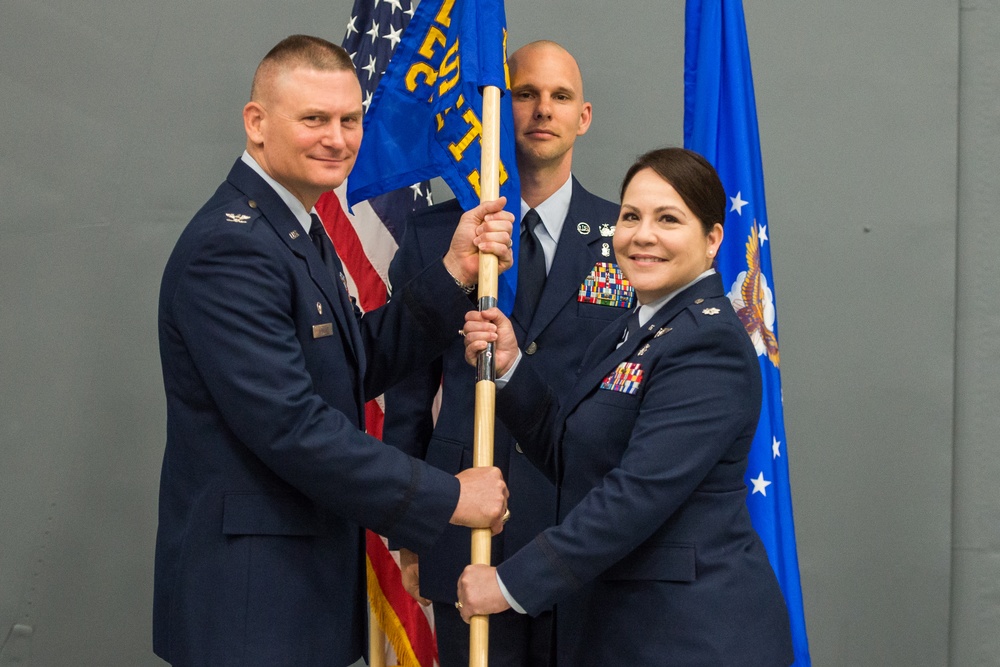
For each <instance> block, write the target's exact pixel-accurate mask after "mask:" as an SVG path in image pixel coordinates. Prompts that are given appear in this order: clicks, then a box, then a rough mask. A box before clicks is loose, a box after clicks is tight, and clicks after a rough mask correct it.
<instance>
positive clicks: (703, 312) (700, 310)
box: [688, 297, 729, 319]
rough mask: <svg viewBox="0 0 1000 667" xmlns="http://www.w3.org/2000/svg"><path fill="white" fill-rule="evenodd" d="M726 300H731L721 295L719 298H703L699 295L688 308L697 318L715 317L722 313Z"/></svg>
mask: <svg viewBox="0 0 1000 667" xmlns="http://www.w3.org/2000/svg"><path fill="white" fill-rule="evenodd" d="M724 301H725V302H728V301H729V300H728V299H726V298H725V297H721V298H719V299H703V298H700V297H699V298H697V299H695V300H694V301H692V302H691V304H690V305H689V306H688V310H689V311H691V313H692V314H694V316H695V318H696V319H698V318H702V317H715V316H716V315H719V314H720V313H722V309H723V308H724V307H725V306H726V303H724Z"/></svg>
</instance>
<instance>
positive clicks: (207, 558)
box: [153, 35, 512, 667]
mask: <svg viewBox="0 0 1000 667" xmlns="http://www.w3.org/2000/svg"><path fill="white" fill-rule="evenodd" d="M361 118H362V104H361V87H360V85H359V84H358V79H357V74H356V73H355V70H354V65H353V63H352V62H351V59H350V56H348V54H347V52H346V51H344V50H343V49H341V48H340V47H338V46H335V45H333V44H330V43H329V42H326V41H325V40H321V39H317V38H314V37H306V36H302V35H295V36H292V37H289V38H287V39H286V40H283V41H282V42H281V43H279V44H278V45H277V46H275V48H274V49H272V50H271V52H270V53H268V55H267V56H266V57H265V58H264V60H263V61H262V62H261V64H260V66H259V67H258V69H257V73H256V74H255V76H254V83H253V88H252V91H251V101H250V102H249V103H248V104H247V105H246V106H245V107H244V110H243V120H244V126H245V129H246V133H247V144H246V152H245V153H244V154H243V156H242V157H241V158H240V159H238V160H237V161H236V163H235V165H234V166H233V168H232V170H231V171H230V173H229V177H228V178H227V180H226V182H225V183H223V184H222V185H221V186H220V187H219V189H218V190H217V191H216V193H215V194H214V195H213V196H212V198H211V199H210V200H209V201H208V203H207V204H205V206H203V207H202V209H201V210H200V211H199V212H198V213H197V214H196V215H195V217H194V219H193V220H192V221H191V222H190V223H189V224H188V226H187V228H186V229H185V230H184V232H183V233H182V234H181V237H180V239H179V240H178V241H177V245H176V247H175V248H174V251H173V253H172V254H171V257H170V260H169V261H168V263H167V266H166V269H165V271H164V274H163V281H162V284H161V289H160V305H159V336H160V356H161V361H162V366H163V381H164V388H165V390H166V395H167V444H166V450H165V453H164V458H163V470H162V475H161V480H160V506H159V526H158V531H157V539H156V565H155V579H154V609H153V648H154V650H155V652H156V654H157V655H159V656H160V657H162V658H163V659H164V660H166V661H168V662H169V663H171V664H172V665H175V666H177V667H197V666H199V665H206V666H208V665H211V666H213V667H216V666H219V665H240V666H241V667H253V666H259V667H280V666H286V667H344V666H346V665H350V664H353V663H354V662H356V661H357V660H358V659H359V658H360V657H361V656H362V655H363V654H364V653H366V651H367V641H366V639H367V632H366V620H367V613H366V606H365V566H364V537H363V535H364V533H363V528H362V527H367V528H371V529H372V530H375V531H377V532H379V533H381V534H384V535H388V536H389V537H391V538H392V539H393V540H396V541H398V542H399V543H401V544H404V545H406V546H408V547H409V548H412V549H416V550H424V549H428V548H429V547H430V546H431V545H432V544H433V542H434V541H435V540H436V539H437V538H438V537H439V535H440V534H441V533H442V531H443V530H444V528H445V527H446V526H447V525H448V523H449V522H452V523H456V524H461V525H465V526H473V527H487V526H489V527H491V528H492V529H493V530H494V532H496V531H498V530H499V529H500V527H501V517H502V516H503V514H504V512H505V510H506V501H505V498H506V488H505V487H504V484H503V480H502V477H501V475H500V472H499V470H497V469H496V468H485V469H479V470H474V471H464V472H462V473H461V474H460V475H458V479H456V476H454V475H452V474H448V473H445V472H442V471H441V470H439V469H436V468H434V467H432V466H430V465H427V464H426V463H424V462H422V461H418V460H416V459H413V458H411V457H409V456H405V455H404V454H402V453H401V452H399V451H398V450H396V449H394V448H392V447H388V446H385V445H383V444H381V443H380V442H378V441H377V440H375V439H374V438H371V437H369V436H368V435H366V434H365V433H364V404H365V401H366V400H367V399H369V398H370V397H372V396H377V395H378V394H381V393H382V392H383V391H384V389H385V387H386V386H388V385H389V384H391V383H392V382H394V381H397V380H398V379H399V378H400V377H401V376H402V375H403V374H405V373H406V372H408V371H410V370H412V369H413V368H415V367H417V366H418V365H419V364H421V363H424V364H426V363H427V362H428V361H429V360H430V359H431V358H433V357H434V356H435V355H436V354H439V353H440V352H441V350H443V349H444V348H445V346H446V345H447V344H448V343H450V342H451V340H452V339H453V338H454V332H455V330H456V329H457V328H458V327H460V326H461V324H462V322H463V318H464V315H465V312H466V311H468V310H469V309H470V307H471V302H470V299H469V297H468V293H469V292H470V291H471V288H472V284H473V283H475V282H476V274H477V271H478V268H477V267H478V262H477V255H476V249H477V246H478V248H479V250H482V251H484V252H493V253H496V254H498V255H499V257H500V264H501V267H503V266H504V265H508V266H509V264H510V253H509V248H508V245H509V242H510V236H509V230H510V228H511V224H510V220H511V218H512V216H510V215H509V214H507V213H505V212H503V211H502V204H503V200H500V201H498V202H492V203H488V204H484V205H482V206H479V207H477V208H476V209H474V210H473V211H471V212H470V213H469V214H467V215H464V216H463V217H462V220H461V222H460V223H459V225H458V228H457V229H456V231H455V235H454V239H453V241H452V243H451V244H450V246H449V247H448V248H447V249H446V251H443V252H442V253H441V255H439V256H438V258H437V259H436V261H430V262H428V266H427V269H426V270H425V271H423V272H421V273H420V274H419V275H417V276H415V277H414V279H413V280H412V281H410V282H409V284H408V285H406V286H402V289H401V290H399V291H398V292H397V294H396V295H395V298H394V299H392V301H391V302H390V303H389V304H387V305H386V306H384V307H383V308H380V309H378V310H375V311H372V312H369V313H367V314H366V315H365V316H364V317H363V318H361V317H359V315H358V313H357V312H356V310H355V308H354V306H353V304H352V302H351V300H350V299H349V297H348V294H347V290H346V287H345V285H344V284H343V280H342V276H341V275H339V274H340V260H339V258H338V257H337V254H336V252H335V250H334V248H333V246H332V244H331V243H330V241H329V239H328V238H327V237H326V235H325V233H324V232H323V231H322V227H321V223H320V221H319V218H318V217H316V215H315V213H311V211H313V206H314V204H315V203H316V200H317V199H318V198H319V196H320V195H321V194H322V193H323V192H325V191H328V190H331V189H333V188H335V187H336V186H338V185H340V183H341V182H343V180H344V179H345V178H346V177H347V175H348V173H349V172H350V170H351V167H352V166H353V164H354V159H355V156H356V155H357V150H358V146H359V145H360V142H361V135H362V129H361ZM442 256H443V261H442ZM470 473H471V474H470Z"/></svg>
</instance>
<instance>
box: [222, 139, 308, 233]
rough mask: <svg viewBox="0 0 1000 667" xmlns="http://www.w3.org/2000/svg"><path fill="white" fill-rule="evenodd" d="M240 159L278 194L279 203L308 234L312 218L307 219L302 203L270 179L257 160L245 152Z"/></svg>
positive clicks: (306, 212)
mask: <svg viewBox="0 0 1000 667" xmlns="http://www.w3.org/2000/svg"><path fill="white" fill-rule="evenodd" d="M240 159H241V160H243V162H244V163H245V164H246V165H247V166H248V167H250V168H251V169H253V170H254V171H255V172H257V174H258V175H259V176H260V177H261V178H263V179H264V180H265V181H267V184H268V185H270V186H271V188H272V189H273V190H274V191H275V192H277V193H278V196H279V197H281V201H283V202H285V206H287V207H288V210H290V211H291V212H292V215H294V216H295V219H296V220H298V221H299V224H300V225H302V229H304V230H306V234H308V233H309V230H310V229H311V228H312V218H311V217H309V211H307V210H306V207H305V206H303V205H302V202H300V201H299V200H298V197H296V196H295V195H293V194H292V193H291V192H289V191H288V188H286V187H285V186H284V185H282V184H281V183H279V182H278V181H276V180H274V179H273V178H271V177H270V176H269V175H268V173H267V172H266V171H264V169H263V168H262V167H261V166H260V165H259V164H257V160H254V159H253V157H252V156H251V155H250V153H248V152H247V151H243V156H242V157H241V158H240ZM312 212H313V213H315V212H316V209H315V208H313V210H312Z"/></svg>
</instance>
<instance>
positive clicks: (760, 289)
mask: <svg viewBox="0 0 1000 667" xmlns="http://www.w3.org/2000/svg"><path fill="white" fill-rule="evenodd" d="M746 248H747V270H746V271H741V272H740V274H739V275H738V276H736V280H735V281H734V282H733V286H732V289H730V291H729V294H728V295H727V296H728V297H729V300H730V301H731V302H732V304H733V308H735V309H736V314H737V315H738V316H739V318H740V321H741V322H743V326H744V327H746V330H747V333H748V334H750V339H751V340H752V341H753V344H754V347H755V348H757V356H762V355H764V354H766V355H767V358H768V359H770V360H771V363H772V364H774V366H775V368H778V367H779V366H780V361H781V359H780V355H779V354H778V338H777V336H775V335H774V294H773V293H772V292H771V288H770V287H768V284H767V276H765V275H764V274H763V272H761V270H760V242H759V237H758V234H757V222H756V221H754V224H753V226H752V227H751V228H750V237H749V238H748V239H747V246H746Z"/></svg>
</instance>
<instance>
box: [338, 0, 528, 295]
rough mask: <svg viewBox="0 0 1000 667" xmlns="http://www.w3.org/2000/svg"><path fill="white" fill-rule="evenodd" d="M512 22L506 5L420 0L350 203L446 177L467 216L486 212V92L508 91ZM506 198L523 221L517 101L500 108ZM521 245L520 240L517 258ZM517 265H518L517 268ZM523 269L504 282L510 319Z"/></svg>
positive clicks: (381, 88)
mask: <svg viewBox="0 0 1000 667" xmlns="http://www.w3.org/2000/svg"><path fill="white" fill-rule="evenodd" d="M506 34H507V33H506V16H505V15H504V8H503V2H501V1H500V0H422V1H421V2H420V4H419V6H418V7H417V10H416V13H415V14H414V16H413V19H412V20H411V21H410V24H409V26H407V28H406V31H405V32H404V33H403V36H402V39H401V41H400V43H399V46H397V47H396V52H395V54H394V56H393V58H392V60H391V61H390V63H389V67H388V69H386V71H385V74H384V75H383V76H382V79H381V81H380V82H379V85H378V88H377V89H376V91H375V95H374V97H373V98H372V100H371V103H370V106H369V107H368V112H367V113H366V114H365V121H364V130H365V138H364V141H363V142H362V144H361V150H360V151H359V153H358V159H357V163H356V164H355V166H354V171H352V172H351V177H350V179H349V181H348V186H347V201H348V203H349V204H350V205H351V206H353V205H354V204H355V203H357V202H359V201H361V200H364V199H368V198H370V197H373V196H375V195H378V194H381V193H383V192H387V191H390V190H394V189H396V188H400V187H406V186H409V185H410V184H411V183H416V182H418V181H423V180H426V179H429V178H433V177H435V176H440V177H441V178H443V179H444V181H445V182H446V183H447V184H448V185H449V187H451V189H452V191H453V192H454V193H455V196H456V198H457V199H458V201H459V203H460V204H461V205H462V207H463V208H465V209H469V208H473V207H475V206H477V205H478V204H479V184H480V174H479V168H480V161H481V157H482V147H481V143H480V142H481V138H482V92H481V91H482V88H483V87H485V86H497V87H498V88H499V89H500V90H501V91H508V90H509V82H508V76H507V64H506ZM500 163H501V165H500V194H501V195H504V196H506V197H507V210H508V211H510V212H511V213H513V214H514V219H515V220H516V219H519V218H520V214H521V208H520V207H521V199H520V184H519V181H518V177H517V165H516V163H515V155H514V130H513V112H512V111H511V102H510V96H509V95H506V94H504V95H503V96H502V98H501V103H500ZM517 241H518V239H517V235H516V234H515V235H514V244H515V248H514V250H515V258H516V256H517V252H516V251H517V247H516V245H517ZM515 261H516V259H515ZM516 277H517V270H516V267H514V268H512V270H510V271H506V272H504V273H503V274H501V276H500V280H499V302H500V307H501V309H503V310H504V311H505V312H509V311H510V308H511V307H512V306H513V303H514V289H515V284H514V283H515V280H516Z"/></svg>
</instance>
